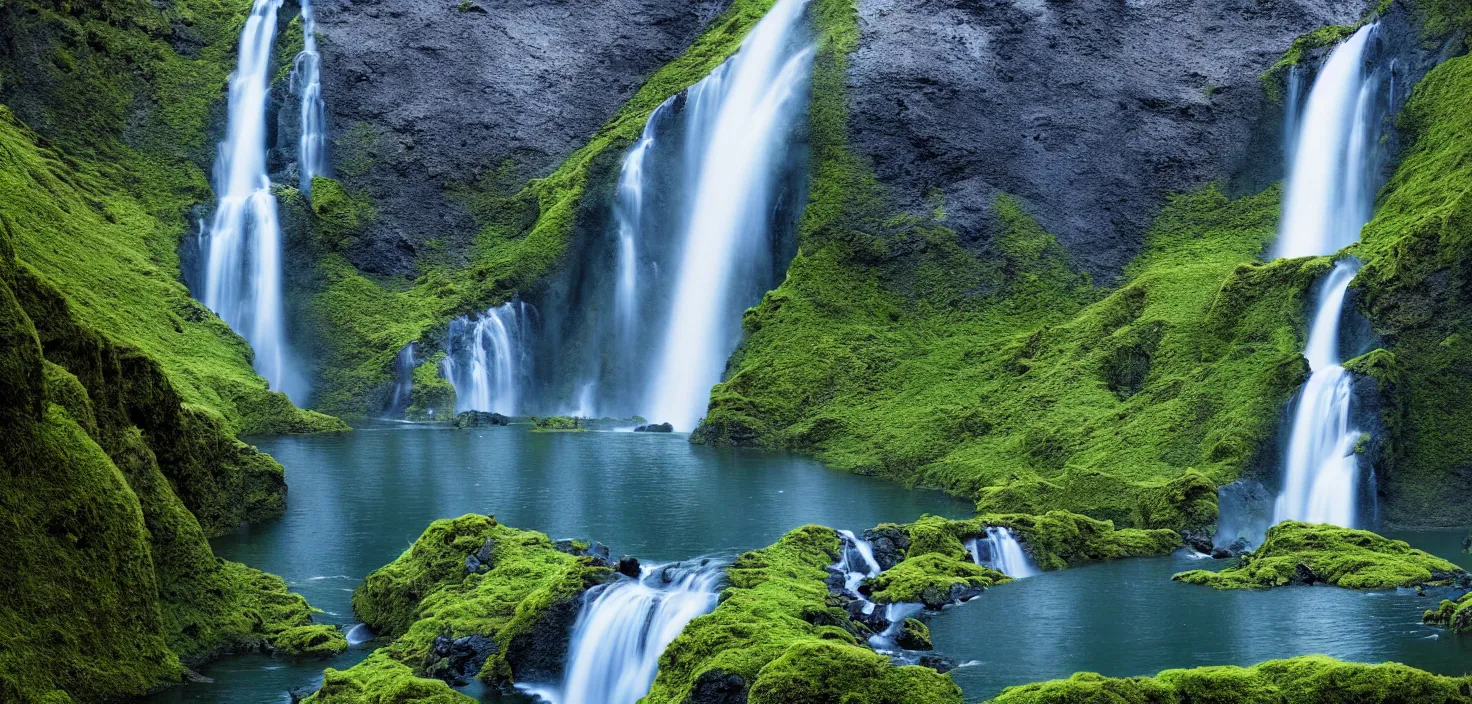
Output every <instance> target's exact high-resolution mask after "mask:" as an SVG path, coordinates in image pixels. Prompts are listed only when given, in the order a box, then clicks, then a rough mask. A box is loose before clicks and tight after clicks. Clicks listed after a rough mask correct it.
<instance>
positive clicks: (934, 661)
mask: <svg viewBox="0 0 1472 704" xmlns="http://www.w3.org/2000/svg"><path fill="white" fill-rule="evenodd" d="M920 666H921V667H928V668H930V669H932V670H935V671H936V672H939V673H940V674H942V675H944V674H945V673H947V672H950V671H951V670H954V669H956V665H955V663H953V662H951V660H950V659H949V658H945V657H942V656H940V655H930V654H925V655H921V656H920Z"/></svg>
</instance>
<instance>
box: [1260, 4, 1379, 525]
mask: <svg viewBox="0 0 1472 704" xmlns="http://www.w3.org/2000/svg"><path fill="white" fill-rule="evenodd" d="M1375 31H1376V26H1375V25H1373V24H1372V25H1367V26H1365V27H1363V28H1361V29H1360V30H1359V31H1357V32H1355V34H1354V36H1352V37H1350V38H1349V39H1347V40H1345V41H1344V42H1343V43H1342V44H1340V45H1339V46H1338V47H1336V48H1335V49H1334V51H1333V53H1331V54H1330V55H1329V59H1328V61H1327V62H1325V64H1324V66H1323V68H1322V69H1320V71H1319V75H1318V77H1317V78H1316V79H1315V80H1314V83H1313V87H1312V88H1311V89H1310V91H1309V94H1308V98H1307V102H1306V103H1305V105H1304V106H1303V109H1302V113H1301V116H1300V117H1299V118H1298V134H1297V135H1296V137H1295V138H1294V139H1293V140H1292V142H1291V144H1293V153H1292V156H1291V158H1290V163H1289V171H1288V182H1287V187H1286V189H1285V192H1284V203H1283V220H1282V225H1281V230H1280V233H1279V237H1278V245H1277V254H1278V256H1281V257H1304V256H1322V255H1327V254H1333V253H1334V252H1337V251H1339V250H1340V249H1342V248H1344V247H1347V246H1349V245H1351V244H1353V243H1354V242H1355V241H1357V240H1358V239H1359V233H1360V230H1361V228H1363V227H1364V225H1365V223H1367V222H1369V220H1370V216H1371V214H1372V212H1371V211H1372V210H1373V208H1374V193H1375V188H1376V186H1377V185H1378V184H1377V177H1378V173H1379V156H1380V155H1379V150H1378V138H1379V134H1380V121H1381V119H1382V117H1383V115H1384V114H1385V110H1384V107H1383V106H1382V105H1381V104H1380V101H1379V100H1378V98H1379V94H1380V92H1381V90H1380V85H1381V78H1382V77H1381V76H1380V73H1379V72H1377V71H1374V70H1371V69H1369V68H1367V66H1366V63H1367V62H1366V59H1367V56H1368V52H1369V49H1370V42H1371V40H1372V39H1373V38H1374V35H1375ZM1357 270H1358V263H1357V262H1354V261H1353V260H1349V261H1341V262H1339V264H1338V265H1337V266H1335V268H1334V270H1333V272H1332V273H1330V275H1329V276H1328V278H1327V279H1326V280H1325V281H1324V283H1323V286H1322V290H1321V291H1320V293H1319V297H1318V302H1317V309H1316V311H1315V313H1314V316H1313V322H1312V325H1311V326H1310V330H1309V339H1308V347H1307V349H1306V350H1305V352H1304V356H1305V357H1307V358H1308V361H1309V366H1310V368H1311V369H1312V372H1313V373H1312V375H1311V376H1310V377H1309V380H1308V383H1307V384H1305V385H1304V387H1303V389H1302V390H1301V391H1300V392H1299V394H1298V398H1297V407H1296V410H1295V411H1294V413H1293V419H1292V423H1293V426H1292V429H1291V431H1290V433H1289V442H1288V454H1287V459H1286V462H1285V466H1284V475H1283V489H1282V492H1281V493H1280V494H1279V495H1278V497H1277V500H1276V502H1275V503H1274V508H1273V521H1274V522H1275V523H1276V522H1278V521H1284V520H1300V521H1310V522H1316V523H1334V524H1338V525H1342V526H1353V525H1354V524H1355V522H1356V510H1357V505H1358V503H1359V497H1358V493H1359V485H1360V478H1359V463H1358V459H1357V458H1356V457H1355V446H1356V444H1357V443H1358V442H1359V438H1360V433H1359V431H1357V430H1355V429H1353V428H1352V427H1350V401H1351V398H1350V396H1351V394H1350V378H1349V374H1348V373H1347V372H1345V370H1344V368H1343V367H1341V366H1340V364H1339V363H1340V362H1341V358H1340V349H1339V347H1340V340H1339V338H1340V335H1339V326H1340V320H1341V318H1342V315H1343V312H1344V298H1345V293H1346V292H1347V291H1348V289H1349V284H1350V281H1351V280H1353V278H1354V275H1355V272H1356V271H1357Z"/></svg>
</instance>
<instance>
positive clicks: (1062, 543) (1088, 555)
mask: <svg viewBox="0 0 1472 704" xmlns="http://www.w3.org/2000/svg"><path fill="white" fill-rule="evenodd" d="M989 527H1001V528H1007V529H1008V530H1010V531H1011V532H1012V533H1013V535H1014V536H1015V537H1016V538H1017V541H1018V542H1019V543H1020V544H1021V545H1022V548H1023V550H1024V552H1026V553H1027V556H1028V557H1029V558H1030V559H1031V560H1032V561H1033V563H1035V564H1036V565H1037V566H1038V567H1040V568H1042V569H1044V570H1057V569H1063V568H1065V567H1068V566H1070V565H1077V564H1081V563H1084V562H1090V561H1095V560H1113V559H1118V558H1123V557H1148V556H1153V555H1166V554H1169V553H1171V552H1174V551H1176V550H1178V549H1180V547H1181V536H1180V534H1179V533H1176V532H1175V531H1171V530H1166V529H1155V530H1141V529H1138V528H1122V529H1116V528H1115V527H1114V525H1113V524H1112V523H1110V522H1108V521H1099V520H1095V519H1092V518H1089V517H1088V516H1080V515H1078V514H1075V513H1068V512H1066V511H1050V512H1049V513H1046V514H1044V515H1041V516H1030V515H1023V514H984V515H981V516H978V517H976V518H972V519H967V520H960V521H955V520H948V519H945V518H940V517H938V516H925V517H923V518H921V519H920V520H918V521H916V522H914V523H911V524H908V525H899V526H897V525H893V524H885V525H881V526H879V527H877V528H875V529H874V531H873V532H874V533H875V534H879V535H885V534H892V531H898V532H900V533H902V534H903V535H904V537H905V539H906V540H907V541H908V545H900V546H898V547H899V548H900V552H901V553H902V554H903V555H904V556H906V557H908V558H916V557H920V556H922V555H927V554H931V553H937V554H940V555H944V556H946V557H949V558H955V559H958V560H962V559H969V558H967V551H966V546H965V545H964V544H963V541H965V540H967V539H969V538H978V537H984V536H985V535H986V529H987V528H989Z"/></svg>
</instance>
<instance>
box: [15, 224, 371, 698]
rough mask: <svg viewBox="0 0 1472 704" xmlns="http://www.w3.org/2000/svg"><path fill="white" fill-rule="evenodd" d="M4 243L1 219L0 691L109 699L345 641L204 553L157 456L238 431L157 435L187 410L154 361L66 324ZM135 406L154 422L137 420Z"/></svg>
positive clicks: (302, 608)
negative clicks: (219, 658)
mask: <svg viewBox="0 0 1472 704" xmlns="http://www.w3.org/2000/svg"><path fill="white" fill-rule="evenodd" d="M11 241H12V240H11V238H10V237H9V235H8V232H7V231H5V230H0V336H3V338H4V340H5V344H4V345H3V346H0V374H3V375H4V378H5V380H6V383H5V384H4V385H3V389H4V390H3V392H0V430H3V434H4V436H5V438H6V442H5V443H0V474H3V475H4V476H3V481H0V510H3V512H4V515H5V516H7V518H8V520H6V521H4V522H0V544H4V545H5V546H7V552H6V557H7V558H8V560H9V561H10V569H7V570H4V571H3V573H0V593H3V594H6V595H9V598H7V599H6V600H5V601H4V603H3V604H0V699H3V700H5V701H17V702H31V701H82V702H88V701H102V700H110V699H112V698H115V697H118V696H125V695H141V694H143V693H145V692H147V691H150V690H152V689H154V688H156V687H158V686H160V685H162V684H166V683H168V682H173V681H177V680H178V679H179V678H180V677H181V676H182V674H183V667H182V666H183V665H184V664H193V663H197V662H199V661H201V660H203V659H206V658H208V657H210V656H212V655H215V654H218V653H220V652H223V651H226V650H231V649H237V648H247V647H249V648H256V647H277V643H278V641H279V647H282V648H283V649H287V650H291V651H292V652H298V651H297V650H296V648H298V647H299V645H302V644H311V645H312V646H313V648H314V651H315V652H321V650H322V649H323V648H324V647H325V646H324V641H323V637H324V636H325V637H326V640H327V641H334V640H335V641H336V642H337V643H340V645H341V647H345V646H346V642H345V641H343V639H342V637H341V636H340V635H339V636H336V637H335V639H334V638H333V637H332V636H331V635H330V634H325V633H321V632H320V631H321V629H322V628H323V627H321V626H312V625H311V610H310V608H309V607H308V606H307V604H306V602H305V601H304V600H302V598H301V597H300V596H298V595H295V594H291V593H290V592H288V591H287V589H286V585H285V583H283V582H282V581H281V579H280V578H277V577H273V576H271V575H267V574H264V573H261V572H258V571H256V570H252V569H250V568H248V567H246V566H244V565H239V564H236V563H229V562H224V561H221V560H218V559H217V558H215V557H214V556H213V555H212V554H211V552H210V548H209V544H208V543H207V542H206V541H205V530H204V529H203V528H202V527H201V524H200V522H199V521H198V520H196V518H195V517H194V515H193V514H191V513H190V511H189V510H188V508H187V506H186V504H185V501H183V500H181V498H180V497H179V495H177V494H176V493H175V485H176V484H177V483H179V482H180V481H182V480H186V479H188V477H185V476H183V475H181V476H180V477H179V479H178V480H174V481H171V478H170V477H169V476H167V475H166V473H165V470H164V466H163V465H164V462H165V459H164V458H175V460H177V458H178V457H180V456H181V455H182V454H187V453H188V452H189V451H190V448H198V447H201V446H204V447H208V446H211V445H212V444H215V443H229V446H230V447H231V448H232V449H234V443H235V441H234V440H233V439H231V438H229V437H228V436H225V435H216V436H213V437H211V436H210V435H209V432H208V431H209V427H208V426H204V427H202V428H201V427H194V428H185V429H178V428H176V430H178V432H177V433H171V432H167V430H168V426H167V424H168V423H170V422H175V421H177V420H178V419H179V418H181V417H182V416H183V415H184V410H183V409H182V408H181V407H180V406H179V402H178V397H177V396H176V395H172V394H173V392H172V391H171V390H170V388H169V387H168V384H167V381H166V380H165V379H163V377H162V374H161V373H160V372H159V371H158V369H157V367H156V366H155V365H153V364H152V362H150V361H149V360H148V359H147V358H146V357H145V356H143V355H142V353H141V352H139V351H138V350H136V349H133V348H128V347H123V346H120V345H117V344H115V343H112V342H111V341H109V340H107V339H106V338H105V337H103V336H102V335H100V334H98V333H96V332H94V331H91V330H89V329H87V328H86V327H84V326H83V325H82V324H81V323H79V322H78V321H77V320H75V319H72V318H71V317H70V308H69V307H67V306H66V305H65V301H64V299H62V298H61V297H60V295H59V294H58V293H57V292H56V290H55V289H54V288H52V287H51V286H50V285H49V284H47V283H46V282H44V281H42V280H41V279H40V278H39V276H38V275H37V274H36V273H35V271H34V270H31V269H30V268H29V267H27V266H26V265H25V263H23V262H19V261H17V260H15V259H14V249H13V247H12V246H11ZM36 322H40V323H42V324H41V325H37V324H36ZM47 354H50V355H54V357H55V360H54V361H53V360H51V359H47V358H46V357H45V356H44V355H47ZM120 399H122V400H120ZM170 400H172V403H173V404H174V405H173V409H172V415H171V414H170V408H169V407H168V406H167V403H168V402H170ZM128 403H131V404H133V405H132V406H131V407H127V404H128ZM150 404H156V405H150ZM132 414H136V416H137V417H138V418H139V419H140V422H146V423H157V424H158V425H155V426H150V427H152V428H154V431H152V432H150V431H144V430H141V429H140V428H139V427H138V426H135V425H133V421H132V418H130V415H132ZM161 429H162V430H161ZM215 432H218V430H217V429H216V431H215ZM201 443H202V444H201ZM201 459H202V460H203V461H206V462H210V461H212V458H209V457H204V458H201ZM213 459H217V458H213ZM172 466H174V467H175V468H176V469H177V468H178V467H180V466H182V465H181V464H180V463H177V462H176V463H175V464H173V465H172ZM211 469H214V471H220V470H219V469H218V468H213V467H211ZM267 469H268V470H269V469H274V470H275V475H274V476H275V477H276V479H277V483H276V485H275V486H276V487H277V488H278V489H281V488H283V487H281V486H280V484H279V472H280V468H279V467H278V466H275V465H274V463H271V465H270V467H268V468H267ZM267 476H268V477H269V476H270V472H269V471H267ZM268 484H269V483H268ZM228 487H229V483H228V482H226V483H225V484H224V485H214V488H216V489H219V490H220V491H229V490H230V489H229V488H228ZM266 493H267V494H268V495H269V496H270V497H274V499H275V501H276V504H277V505H278V506H279V501H280V498H281V496H280V493H279V491H277V492H275V493H272V492H271V491H269V490H268V491H267V492H266ZM199 495H202V494H197V496H199ZM222 498H223V497H222ZM233 499H234V500H235V501H236V502H238V503H241V504H246V503H250V504H251V505H253V506H257V507H259V506H261V505H262V503H261V502H260V501H257V500H253V499H250V498H248V497H245V496H238V497H233ZM265 504H266V505H267V506H269V505H270V504H271V502H270V501H266V502H265ZM209 505H216V504H215V503H214V502H209ZM216 520H224V521H226V522H228V521H229V520H234V519H233V518H230V517H229V516H228V515H227V516H225V517H223V518H222V517H219V516H216ZM309 631H312V634H311V637H310V638H306V637H305V636H307V635H308V632H309Z"/></svg>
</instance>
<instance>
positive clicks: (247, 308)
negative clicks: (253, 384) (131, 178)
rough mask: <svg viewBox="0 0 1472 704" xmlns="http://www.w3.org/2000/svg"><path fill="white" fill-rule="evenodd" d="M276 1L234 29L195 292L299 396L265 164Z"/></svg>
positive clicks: (263, 3) (263, 371) (262, 2)
mask: <svg viewBox="0 0 1472 704" xmlns="http://www.w3.org/2000/svg"><path fill="white" fill-rule="evenodd" d="M280 7H281V0H256V3H255V5H254V7H253V8H252V9H251V13H250V16H249V17H248V18H247V19H246V22H245V27H244V29H243V30H242V31H241V34H240V56H239V59H238V62H237V65H236V69H235V73H234V74H232V75H231V77H230V93H229V120H228V125H227V127H226V136H225V141H223V142H221V143H220V145H219V149H218V154H217V156H216V159H215V167H214V189H215V194H216V196H217V197H218V199H219V202H218V203H217V204H216V206H215V213H214V217H213V219H212V220H211V222H210V226H209V229H208V231H207V232H203V233H201V235H202V236H203V237H205V239H206V240H207V241H208V245H207V250H208V253H207V255H206V262H205V270H204V277H203V282H202V284H203V296H202V300H203V302H204V304H205V305H206V306H208V307H209V308H210V310H213V311H214V312H215V313H216V314H217V315H219V316H220V317H221V318H223V319H224V320H225V322H226V323H229V324H230V327H231V328H233V329H234V330H235V331H236V332H238V333H240V334H241V335H242V336H244V337H245V339H246V341H248V342H250V345H251V347H252V349H254V351H255V369H256V372H257V373H259V374H260V375H261V376H262V377H265V379H266V381H267V382H268V383H269V384H270V386H271V388H272V389H273V390H277V391H284V392H285V393H286V394H287V395H288V396H290V397H291V398H292V400H293V401H295V402H297V403H299V404H300V403H303V402H304V401H305V400H306V398H305V397H306V394H307V391H308V389H307V384H306V381H305V379H304V377H302V376H301V374H300V372H299V371H298V370H296V369H295V368H293V367H292V365H291V364H290V362H289V360H288V354H287V349H286V332H285V331H286V325H285V317H286V313H285V306H284V304H283V300H282V261H281V257H282V247H281V224H280V221H279V219H278V216H277V212H276V197H275V196H274V195H272V193H271V179H270V177H269V176H268V175H267V172H266V136H267V126H266V108H267V104H268V103H269V101H270V85H271V76H272V68H273V64H272V62H271V48H272V45H273V43H274V42H275V38H276V14H277V11H278V10H279V9H280Z"/></svg>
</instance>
